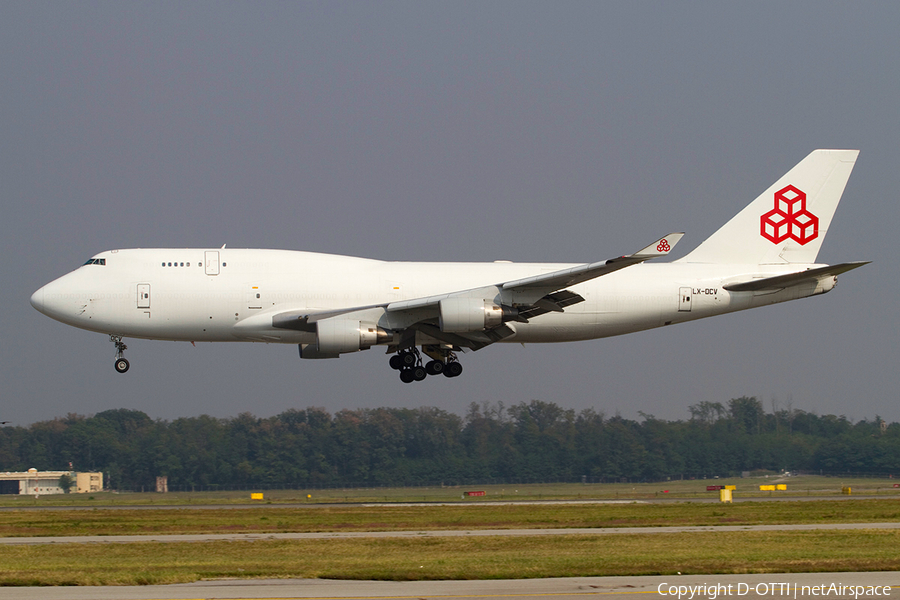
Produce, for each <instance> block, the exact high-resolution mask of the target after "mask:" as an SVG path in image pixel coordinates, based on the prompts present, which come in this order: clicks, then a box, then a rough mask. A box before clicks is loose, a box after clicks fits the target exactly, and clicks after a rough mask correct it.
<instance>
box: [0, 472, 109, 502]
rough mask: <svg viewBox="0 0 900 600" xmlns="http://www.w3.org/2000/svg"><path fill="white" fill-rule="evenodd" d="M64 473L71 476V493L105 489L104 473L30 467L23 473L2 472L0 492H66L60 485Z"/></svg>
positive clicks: (32, 494) (29, 493) (40, 493)
mask: <svg viewBox="0 0 900 600" xmlns="http://www.w3.org/2000/svg"><path fill="white" fill-rule="evenodd" d="M64 475H68V476H69V477H70V478H71V481H72V487H71V488H69V492H70V493H78V494H87V493H90V492H102V491H103V473H76V472H75V471H38V470H37V469H28V470H27V471H25V472H23V473H0V494H22V495H31V496H43V495H45V494H64V493H65V490H64V489H63V488H62V487H61V486H60V483H61V482H60V480H61V479H62V477H63V476H64Z"/></svg>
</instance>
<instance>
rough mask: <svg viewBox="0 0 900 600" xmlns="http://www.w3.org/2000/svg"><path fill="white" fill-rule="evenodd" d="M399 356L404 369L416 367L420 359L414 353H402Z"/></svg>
mask: <svg viewBox="0 0 900 600" xmlns="http://www.w3.org/2000/svg"><path fill="white" fill-rule="evenodd" d="M398 356H399V357H400V361H401V362H402V364H403V366H404V367H414V366H416V363H417V362H418V357H417V356H416V355H415V354H413V353H412V352H401V353H400V354H399V355H398Z"/></svg>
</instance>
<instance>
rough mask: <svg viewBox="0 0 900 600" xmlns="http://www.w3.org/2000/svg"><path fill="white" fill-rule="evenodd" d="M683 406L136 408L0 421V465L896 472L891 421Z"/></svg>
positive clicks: (753, 407)
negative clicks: (219, 413) (631, 409)
mask: <svg viewBox="0 0 900 600" xmlns="http://www.w3.org/2000/svg"><path fill="white" fill-rule="evenodd" d="M689 410H690V415H691V417H690V419H687V420H678V421H665V420H661V419H657V418H655V417H654V416H653V415H647V414H644V413H639V414H640V416H641V419H640V420H631V419H625V418H622V417H621V416H618V415H614V416H606V415H604V414H603V413H602V412H598V411H595V410H592V409H587V410H582V411H580V412H576V411H574V410H571V409H565V408H563V407H560V406H558V405H557V404H555V403H553V402H545V401H539V400H532V401H530V402H521V403H518V404H512V405H510V406H505V405H504V404H503V403H495V404H490V403H482V404H477V403H472V404H471V405H470V406H469V408H468V410H467V411H466V414H465V415H464V416H459V415H456V414H454V413H450V412H447V411H444V410H441V409H438V408H430V407H423V408H415V409H409V408H364V409H355V410H340V411H338V412H336V413H335V414H330V413H329V412H327V411H325V410H324V409H321V408H307V409H303V410H294V409H291V410H288V411H285V412H283V413H281V414H279V415H276V416H273V417H268V418H259V417H256V416H253V415H251V414H249V413H243V414H240V415H238V416H236V417H233V418H214V417H210V416H207V415H203V416H199V417H189V418H180V419H175V420H172V421H167V420H153V419H151V418H150V417H149V416H147V415H146V414H145V413H143V412H141V411H137V410H128V409H117V410H108V411H104V412H101V413H98V414H96V415H93V416H81V415H75V414H70V415H68V416H66V417H64V418H57V419H53V420H49V421H41V422H38V423H34V424H32V425H30V426H28V427H3V428H0V471H24V470H27V469H28V468H31V467H34V468H37V469H38V470H67V469H68V465H69V464H70V463H71V464H72V465H73V469H74V470H76V471H102V472H104V473H105V474H106V476H107V483H108V484H109V485H110V487H112V488H114V489H141V488H146V489H152V486H153V485H154V484H155V480H156V477H157V476H160V475H165V476H167V477H168V482H169V486H170V488H175V489H190V488H191V487H192V486H198V487H202V488H206V489H209V488H210V487H214V486H222V487H229V486H255V487H260V488H265V487H267V486H282V485H285V486H292V487H305V486H309V487H328V486H341V485H348V486H349V485H353V486H361V485H366V486H380V485H424V484H428V485H430V484H438V483H445V484H448V485H449V484H466V483H475V482H482V483H485V482H490V481H497V482H507V481H509V482H512V481H518V482H529V481H582V480H583V479H582V478H586V480H588V481H591V482H598V481H623V480H628V481H658V480H665V479H666V478H673V479H675V478H691V477H697V478H701V477H711V476H713V475H720V476H735V475H740V473H741V472H742V471H754V470H769V471H781V470H791V471H794V470H802V471H815V472H820V471H823V472H830V473H833V472H855V473H871V474H876V473H878V474H888V473H897V474H900V425H898V424H897V423H892V424H890V426H888V425H887V424H886V423H884V422H883V421H882V420H881V419H880V418H878V417H876V418H875V419H873V420H861V421H859V422H856V423H853V422H850V421H849V420H848V419H847V418H846V417H844V416H834V415H824V416H819V415H816V414H813V413H809V412H805V411H802V410H794V409H791V408H782V409H777V407H775V406H773V410H771V411H769V412H766V411H765V410H764V407H763V404H762V403H761V402H760V401H759V400H757V399H756V398H752V397H742V398H735V399H732V400H730V401H728V402H726V403H724V404H723V403H720V402H700V403H699V404H696V405H693V406H691V407H690V409H689Z"/></svg>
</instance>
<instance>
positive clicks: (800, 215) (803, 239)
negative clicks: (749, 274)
mask: <svg viewBox="0 0 900 600" xmlns="http://www.w3.org/2000/svg"><path fill="white" fill-rule="evenodd" d="M759 223H760V224H759V233H760V235H762V236H763V237H764V238H766V239H767V240H769V241H770V242H772V243H773V244H780V243H781V242H783V241H784V240H786V239H788V238H791V239H792V240H794V241H795V242H797V243H798V244H800V245H801V246H803V245H805V244H806V243H807V242H811V241H812V240H814V239H816V238H817V237H819V217H817V216H816V215H814V214H812V213H811V212H809V211H808V210H806V192H803V191H801V190H799V189H797V188H795V187H794V186H792V185H789V186H787V187H784V188H782V189H780V190H778V191H777V192H775V208H773V209H772V210H770V211H769V212H767V213H765V214H763V216H762V217H760V219H759Z"/></svg>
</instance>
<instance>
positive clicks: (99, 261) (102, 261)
mask: <svg viewBox="0 0 900 600" xmlns="http://www.w3.org/2000/svg"><path fill="white" fill-rule="evenodd" d="M84 264H85V265H105V264H106V259H105V258H92V259H90V260H88V261H87V262H86V263H84ZM82 266H84V265H82Z"/></svg>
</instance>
